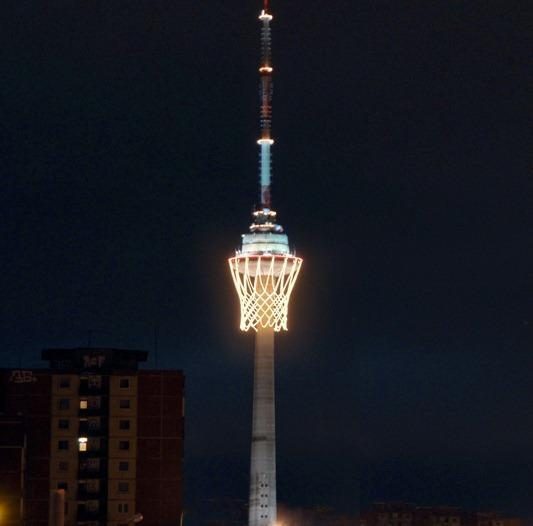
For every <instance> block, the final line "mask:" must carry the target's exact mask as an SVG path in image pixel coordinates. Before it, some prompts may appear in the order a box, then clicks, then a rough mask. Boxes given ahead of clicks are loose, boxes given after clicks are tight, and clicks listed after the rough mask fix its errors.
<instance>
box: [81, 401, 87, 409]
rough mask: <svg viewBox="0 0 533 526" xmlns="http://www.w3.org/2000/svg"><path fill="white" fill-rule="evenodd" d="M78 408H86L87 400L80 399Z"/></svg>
mask: <svg viewBox="0 0 533 526" xmlns="http://www.w3.org/2000/svg"><path fill="white" fill-rule="evenodd" d="M80 409H87V400H80Z"/></svg>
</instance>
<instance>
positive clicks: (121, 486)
mask: <svg viewBox="0 0 533 526" xmlns="http://www.w3.org/2000/svg"><path fill="white" fill-rule="evenodd" d="M129 490H130V485H129V484H128V483H127V482H119V483H118V491H119V492H120V493H128V491H129Z"/></svg>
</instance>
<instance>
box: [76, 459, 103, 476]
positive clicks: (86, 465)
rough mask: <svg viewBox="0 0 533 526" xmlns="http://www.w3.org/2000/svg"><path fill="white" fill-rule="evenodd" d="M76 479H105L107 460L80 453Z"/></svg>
mask: <svg viewBox="0 0 533 526" xmlns="http://www.w3.org/2000/svg"><path fill="white" fill-rule="evenodd" d="M79 458H80V462H79V465H78V479H105V478H107V458H106V457H100V456H99V457H95V456H94V455H93V454H92V453H80V455H79Z"/></svg>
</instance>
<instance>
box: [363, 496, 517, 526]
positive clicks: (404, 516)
mask: <svg viewBox="0 0 533 526" xmlns="http://www.w3.org/2000/svg"><path fill="white" fill-rule="evenodd" d="M359 526H522V521H521V520H520V519H518V518H506V517H502V516H501V515H499V514H498V513H494V512H490V513H482V512H470V511H465V510H462V509H461V508H456V507H451V506H415V505H413V504H408V503H404V502H379V503H375V504H373V505H372V507H371V509H370V510H368V511H366V512H364V513H362V514H361V517H360V520H359Z"/></svg>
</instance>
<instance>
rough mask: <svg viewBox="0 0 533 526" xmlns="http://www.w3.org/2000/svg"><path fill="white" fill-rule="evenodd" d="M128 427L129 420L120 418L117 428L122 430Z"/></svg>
mask: <svg viewBox="0 0 533 526" xmlns="http://www.w3.org/2000/svg"><path fill="white" fill-rule="evenodd" d="M129 428H130V421H129V420H120V422H119V429H122V430H123V431H125V430H127V429H129Z"/></svg>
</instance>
